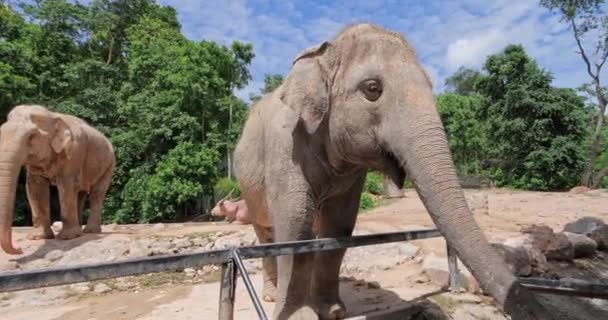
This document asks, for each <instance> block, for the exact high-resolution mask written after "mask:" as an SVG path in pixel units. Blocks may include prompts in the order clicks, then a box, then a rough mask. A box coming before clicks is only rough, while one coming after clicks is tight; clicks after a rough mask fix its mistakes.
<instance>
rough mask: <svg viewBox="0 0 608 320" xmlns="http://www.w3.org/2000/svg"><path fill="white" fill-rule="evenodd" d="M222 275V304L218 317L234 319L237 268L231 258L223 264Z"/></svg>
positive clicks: (228, 319)
mask: <svg viewBox="0 0 608 320" xmlns="http://www.w3.org/2000/svg"><path fill="white" fill-rule="evenodd" d="M221 272H222V277H221V280H220V306H219V309H218V310H219V314H218V319H220V320H233V319H234V295H235V292H236V268H235V267H234V262H233V260H232V259H230V260H229V261H228V262H227V263H223V264H222V270H221Z"/></svg>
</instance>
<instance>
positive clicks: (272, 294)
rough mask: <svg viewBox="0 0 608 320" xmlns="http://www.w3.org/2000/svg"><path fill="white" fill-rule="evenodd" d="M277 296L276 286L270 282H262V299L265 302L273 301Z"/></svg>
mask: <svg viewBox="0 0 608 320" xmlns="http://www.w3.org/2000/svg"><path fill="white" fill-rule="evenodd" d="M276 297H277V287H276V286H275V285H273V284H272V283H270V282H264V288H263V289H262V299H264V301H266V302H275V300H276Z"/></svg>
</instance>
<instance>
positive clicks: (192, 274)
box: [184, 268, 196, 278]
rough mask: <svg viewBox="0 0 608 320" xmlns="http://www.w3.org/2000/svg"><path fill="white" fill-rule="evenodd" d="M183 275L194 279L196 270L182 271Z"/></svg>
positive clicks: (187, 269)
mask: <svg viewBox="0 0 608 320" xmlns="http://www.w3.org/2000/svg"><path fill="white" fill-rule="evenodd" d="M184 273H185V274H186V276H187V277H189V278H194V277H196V270H195V269H193V268H186V269H184Z"/></svg>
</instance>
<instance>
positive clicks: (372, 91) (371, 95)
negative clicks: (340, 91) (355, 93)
mask: <svg viewBox="0 0 608 320" xmlns="http://www.w3.org/2000/svg"><path fill="white" fill-rule="evenodd" d="M359 90H361V92H362V93H363V95H364V96H365V98H366V99H367V100H369V101H376V100H378V99H379V98H380V95H382V83H380V81H378V80H374V79H372V80H365V81H363V82H361V85H360V86H359Z"/></svg>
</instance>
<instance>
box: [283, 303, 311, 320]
mask: <svg viewBox="0 0 608 320" xmlns="http://www.w3.org/2000/svg"><path fill="white" fill-rule="evenodd" d="M286 313H287V314H289V313H288V312H285V311H282V312H279V313H278V314H279V315H280V316H277V315H276V313H275V317H274V318H275V319H287V320H319V315H318V314H317V313H316V312H315V311H314V310H313V309H312V308H311V307H309V306H302V307H299V308H298V309H297V310H296V311H294V312H293V313H291V314H289V316H288V317H287V318H285V317H284V316H283V314H286Z"/></svg>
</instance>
